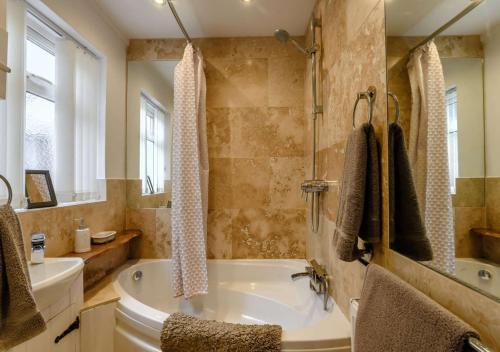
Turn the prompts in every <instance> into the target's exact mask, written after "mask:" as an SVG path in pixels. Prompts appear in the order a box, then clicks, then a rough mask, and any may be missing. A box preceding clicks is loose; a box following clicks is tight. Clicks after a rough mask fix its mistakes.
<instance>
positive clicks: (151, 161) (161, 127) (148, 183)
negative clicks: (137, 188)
mask: <svg viewBox="0 0 500 352" xmlns="http://www.w3.org/2000/svg"><path fill="white" fill-rule="evenodd" d="M165 119H166V113H165V109H163V108H162V107H160V104H157V103H156V102H154V101H153V99H152V98H149V97H148V96H147V95H145V94H142V95H141V131H142V133H141V134H142V139H141V179H142V181H143V192H144V193H157V192H163V191H164V183H165V158H166V141H165V131H166V120H165Z"/></svg>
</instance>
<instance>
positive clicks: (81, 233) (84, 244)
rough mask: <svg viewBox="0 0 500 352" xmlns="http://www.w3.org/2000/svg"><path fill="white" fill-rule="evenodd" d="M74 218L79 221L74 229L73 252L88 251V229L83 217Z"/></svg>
mask: <svg viewBox="0 0 500 352" xmlns="http://www.w3.org/2000/svg"><path fill="white" fill-rule="evenodd" d="M76 220H79V221H80V225H79V226H78V228H77V229H76V230H75V253H85V252H90V249H91V247H90V229H89V228H88V227H87V225H85V221H84V220H83V219H76Z"/></svg>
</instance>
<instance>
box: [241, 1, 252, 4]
mask: <svg viewBox="0 0 500 352" xmlns="http://www.w3.org/2000/svg"><path fill="white" fill-rule="evenodd" d="M241 1H242V2H244V3H245V4H250V3H251V2H252V0H241Z"/></svg>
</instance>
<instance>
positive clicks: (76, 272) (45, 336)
mask: <svg viewBox="0 0 500 352" xmlns="http://www.w3.org/2000/svg"><path fill="white" fill-rule="evenodd" d="M82 269H83V260H81V259H80V258H47V259H46V260H45V262H44V263H42V264H29V271H30V278H31V282H32V286H33V294H34V296H35V300H36V302H37V305H38V307H39V309H40V310H41V312H42V315H43V317H44V318H45V321H46V322H47V330H45V331H44V332H43V333H41V334H40V335H38V336H36V337H34V338H33V339H31V340H29V341H26V342H24V343H22V344H20V345H18V346H16V347H14V348H12V349H10V350H9V352H35V351H36V352H69V351H71V352H74V351H80V331H79V330H78V329H75V330H73V331H71V332H69V333H67V334H66V335H65V336H64V337H63V338H61V339H60V340H59V342H58V343H55V339H56V337H58V336H60V335H61V334H63V332H64V331H65V330H66V329H68V327H69V326H70V325H71V324H72V323H74V322H75V320H76V319H77V318H78V319H79V315H80V309H81V308H82V306H83V272H82Z"/></svg>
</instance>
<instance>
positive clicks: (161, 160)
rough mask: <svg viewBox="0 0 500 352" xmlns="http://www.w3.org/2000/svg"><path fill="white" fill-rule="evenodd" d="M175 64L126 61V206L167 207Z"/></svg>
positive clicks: (173, 62) (175, 62)
mask: <svg viewBox="0 0 500 352" xmlns="http://www.w3.org/2000/svg"><path fill="white" fill-rule="evenodd" d="M177 62H178V61H129V62H128V74H127V203H128V207H129V208H159V207H166V206H168V205H169V202H170V198H171V186H170V184H171V183H170V154H171V141H172V138H171V134H172V133H171V126H170V119H171V115H172V109H173V91H174V90H173V82H174V70H175V66H176V65H177Z"/></svg>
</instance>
